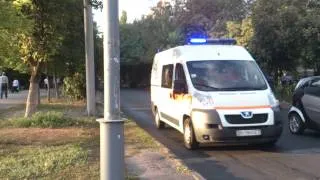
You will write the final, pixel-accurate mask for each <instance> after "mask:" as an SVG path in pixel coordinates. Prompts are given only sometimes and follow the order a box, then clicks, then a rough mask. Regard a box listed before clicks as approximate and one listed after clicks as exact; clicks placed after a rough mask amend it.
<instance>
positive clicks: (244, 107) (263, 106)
mask: <svg viewBox="0 0 320 180" xmlns="http://www.w3.org/2000/svg"><path fill="white" fill-rule="evenodd" d="M265 108H271V106H270V105H262V106H217V107H215V109H217V110H237V109H265Z"/></svg>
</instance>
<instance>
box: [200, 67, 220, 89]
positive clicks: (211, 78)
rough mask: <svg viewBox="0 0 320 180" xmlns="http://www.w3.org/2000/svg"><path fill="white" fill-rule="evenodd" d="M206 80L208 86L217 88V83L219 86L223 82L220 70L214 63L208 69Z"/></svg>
mask: <svg viewBox="0 0 320 180" xmlns="http://www.w3.org/2000/svg"><path fill="white" fill-rule="evenodd" d="M204 79H205V80H206V81H207V83H208V85H210V86H213V87H214V86H215V85H217V83H218V84H219V83H220V82H221V80H222V79H221V74H220V72H219V69H218V67H217V65H215V64H213V63H209V64H208V65H207V68H206V75H205V77H204Z"/></svg>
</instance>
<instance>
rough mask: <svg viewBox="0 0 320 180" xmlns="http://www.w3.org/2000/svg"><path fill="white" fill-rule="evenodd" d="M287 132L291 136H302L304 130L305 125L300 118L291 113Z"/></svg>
mask: <svg viewBox="0 0 320 180" xmlns="http://www.w3.org/2000/svg"><path fill="white" fill-rule="evenodd" d="M288 123H289V130H290V132H291V133H292V134H302V133H303V131H304V130H305V125H304V123H303V122H302V119H301V117H300V116H299V115H298V114H297V113H292V114H291V115H290V116H289V121H288Z"/></svg>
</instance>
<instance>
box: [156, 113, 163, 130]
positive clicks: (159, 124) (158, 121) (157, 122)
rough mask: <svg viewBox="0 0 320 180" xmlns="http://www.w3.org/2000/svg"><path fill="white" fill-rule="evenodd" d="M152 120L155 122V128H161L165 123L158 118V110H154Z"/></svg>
mask: <svg viewBox="0 0 320 180" xmlns="http://www.w3.org/2000/svg"><path fill="white" fill-rule="evenodd" d="M154 121H155V123H156V127H157V129H163V128H164V126H165V123H164V122H162V121H161V120H160V116H159V112H158V110H156V111H155V115H154Z"/></svg>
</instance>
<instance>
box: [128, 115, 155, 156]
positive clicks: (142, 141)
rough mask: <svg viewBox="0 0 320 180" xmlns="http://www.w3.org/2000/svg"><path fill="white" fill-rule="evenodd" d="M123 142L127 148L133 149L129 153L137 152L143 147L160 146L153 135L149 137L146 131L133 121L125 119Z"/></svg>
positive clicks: (153, 147)
mask: <svg viewBox="0 0 320 180" xmlns="http://www.w3.org/2000/svg"><path fill="white" fill-rule="evenodd" d="M124 129H125V144H126V145H127V146H128V148H129V149H134V150H136V151H132V152H130V153H129V154H131V155H132V154H135V153H138V152H139V151H140V150H145V149H158V148H159V147H160V146H159V144H158V143H157V141H156V140H155V139H153V137H151V136H150V135H149V134H148V133H147V132H145V131H144V130H143V129H141V128H140V127H139V126H138V125H137V124H136V123H135V122H133V121H125V124H124Z"/></svg>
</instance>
